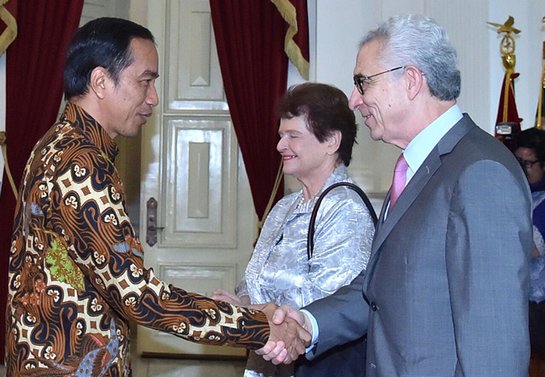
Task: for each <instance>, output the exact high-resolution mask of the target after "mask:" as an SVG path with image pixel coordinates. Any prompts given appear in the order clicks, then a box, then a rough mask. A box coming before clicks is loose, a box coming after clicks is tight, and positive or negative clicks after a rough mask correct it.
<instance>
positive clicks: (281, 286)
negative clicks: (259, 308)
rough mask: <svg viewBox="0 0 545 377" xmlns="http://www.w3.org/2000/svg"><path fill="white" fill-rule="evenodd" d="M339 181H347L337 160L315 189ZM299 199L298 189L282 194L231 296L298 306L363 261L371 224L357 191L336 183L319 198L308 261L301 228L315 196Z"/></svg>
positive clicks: (346, 278)
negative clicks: (312, 245)
mask: <svg viewBox="0 0 545 377" xmlns="http://www.w3.org/2000/svg"><path fill="white" fill-rule="evenodd" d="M341 181H347V182H351V179H350V178H349V176H348V173H347V169H346V167H345V166H344V165H342V164H341V165H340V166H338V167H337V168H336V169H335V171H334V172H333V173H332V174H331V176H330V177H329V178H328V180H327V181H326V183H325V185H324V186H323V187H322V189H321V190H320V193H321V192H322V191H323V190H325V189H326V188H327V187H329V186H330V185H332V184H333V183H336V182H341ZM302 199H303V191H302V190H300V191H298V192H295V193H292V194H289V195H286V196H285V197H284V198H282V199H281V200H280V201H279V202H278V203H277V204H276V205H275V206H274V208H273V209H272V211H271V212H270V214H269V215H268V217H267V219H266V221H265V224H264V226H263V229H262V231H261V234H260V237H259V239H258V241H257V244H256V246H255V249H254V252H253V255H252V257H251V260H250V261H249V263H248V266H247V267H246V272H245V275H244V279H243V281H242V282H241V284H239V286H238V287H237V295H239V296H243V295H248V296H249V297H250V300H251V303H252V304H261V303H266V302H274V303H276V304H277V305H282V304H288V305H291V306H294V307H297V308H300V307H302V306H304V305H307V304H309V303H311V302H312V301H315V300H317V299H319V298H322V297H324V296H327V295H330V294H331V293H333V292H335V291H336V290H337V289H339V288H340V287H342V286H343V285H347V284H348V283H350V282H351V281H352V279H353V278H355V277H356V276H357V275H358V274H359V273H360V271H361V270H363V269H364V268H365V267H366V266H367V262H368V260H369V253H370V250H371V242H372V240H373V233H374V225H373V221H372V219H371V216H370V214H369V212H368V211H367V208H366V207H365V204H364V203H363V201H362V200H361V198H360V197H359V196H358V194H357V193H356V192H354V191H353V190H351V189H349V188H346V187H338V188H335V189H334V190H332V191H330V192H329V193H328V194H327V195H326V196H325V197H324V199H323V200H322V202H321V204H320V208H319V211H318V215H317V218H316V223H315V233H314V250H313V256H312V258H311V259H310V260H308V257H307V249H306V247H307V232H308V225H309V222H310V215H311V213H312V209H313V208H314V204H315V203H316V199H317V196H316V197H314V198H312V199H311V200H309V201H307V202H306V203H303V200H302ZM301 203H303V204H301Z"/></svg>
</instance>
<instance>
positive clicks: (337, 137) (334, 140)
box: [326, 130, 343, 155]
mask: <svg viewBox="0 0 545 377" xmlns="http://www.w3.org/2000/svg"><path fill="white" fill-rule="evenodd" d="M342 137H343V136H342V134H341V131H339V130H335V131H333V132H332V133H331V135H329V136H328V137H327V139H326V142H327V147H328V154H330V155H333V154H335V153H337V151H338V150H339V147H340V146H341V140H342Z"/></svg>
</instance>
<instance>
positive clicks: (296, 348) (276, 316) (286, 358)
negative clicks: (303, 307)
mask: <svg viewBox="0 0 545 377" xmlns="http://www.w3.org/2000/svg"><path fill="white" fill-rule="evenodd" d="M260 310H261V311H263V312H264V313H265V314H266V315H267V319H268V320H269V326H270V329H271V335H270V337H269V340H268V342H267V344H265V346H263V348H260V349H258V350H256V353H257V354H258V355H261V356H263V358H264V359H265V360H270V361H271V362H272V363H273V364H275V365H278V364H280V363H284V364H290V363H292V362H293V361H295V360H296V359H297V358H298V357H299V355H302V354H304V353H305V350H306V347H308V345H309V344H310V341H311V339H312V336H311V327H310V325H309V324H308V323H307V321H306V317H305V315H304V314H303V313H301V312H300V311H299V310H297V309H294V308H292V307H289V306H287V305H283V306H280V307H277V306H276V305H274V304H272V303H269V304H266V305H264V306H263V307H261V308H260Z"/></svg>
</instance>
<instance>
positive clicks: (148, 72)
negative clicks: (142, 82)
mask: <svg viewBox="0 0 545 377" xmlns="http://www.w3.org/2000/svg"><path fill="white" fill-rule="evenodd" d="M144 76H151V77H153V78H155V79H156V78H158V77H159V74H158V73H157V72H155V71H150V70H145V71H144V72H142V74H141V75H140V77H144Z"/></svg>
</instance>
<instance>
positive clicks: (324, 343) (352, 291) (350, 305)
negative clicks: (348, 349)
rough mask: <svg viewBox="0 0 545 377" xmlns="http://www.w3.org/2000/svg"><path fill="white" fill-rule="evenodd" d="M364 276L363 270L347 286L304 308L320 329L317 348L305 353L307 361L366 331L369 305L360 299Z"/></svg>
mask: <svg viewBox="0 0 545 377" xmlns="http://www.w3.org/2000/svg"><path fill="white" fill-rule="evenodd" d="M364 274H365V271H362V272H361V273H360V274H359V275H358V276H357V277H356V278H355V279H354V280H353V281H352V283H350V284H349V285H347V286H344V287H342V288H340V289H339V290H338V291H337V292H335V293H334V294H332V295H331V296H327V297H324V298H323V299H320V300H317V301H314V302H313V303H311V304H310V305H308V306H306V307H304V309H306V310H307V311H309V312H310V313H311V314H312V315H313V316H314V318H315V319H316V321H317V323H318V328H319V334H318V341H317V343H316V347H315V348H314V349H313V350H312V351H311V352H309V353H308V354H307V358H308V359H312V358H314V357H317V356H319V355H321V354H322V353H324V352H326V351H327V350H329V349H330V348H332V347H335V346H338V345H341V344H344V343H347V342H349V341H351V340H355V339H358V338H360V337H362V336H363V335H365V333H366V332H367V323H368V317H369V306H368V305H367V302H366V301H365V299H364V297H363V290H362V285H363V279H364Z"/></svg>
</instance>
